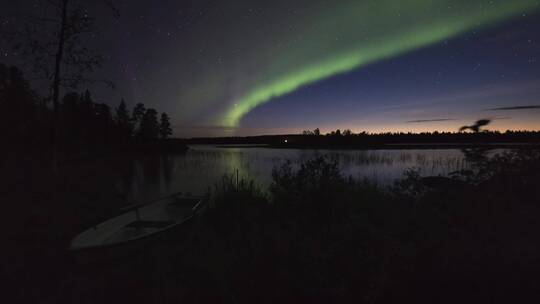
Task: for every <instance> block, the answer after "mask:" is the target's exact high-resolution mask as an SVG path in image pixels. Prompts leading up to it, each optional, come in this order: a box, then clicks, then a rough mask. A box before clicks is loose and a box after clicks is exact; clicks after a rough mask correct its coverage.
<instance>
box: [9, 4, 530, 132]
mask: <svg viewBox="0 0 540 304" xmlns="http://www.w3.org/2000/svg"><path fill="white" fill-rule="evenodd" d="M97 2H98V1H87V3H89V4H88V6H87V7H88V14H89V15H91V16H94V17H95V18H96V23H97V24H98V26H99V27H100V28H101V34H99V35H95V36H89V37H88V40H87V41H88V44H89V46H92V47H94V48H97V49H99V50H100V51H101V52H102V53H103V54H104V55H105V56H106V61H105V62H104V65H103V68H102V69H100V70H99V73H98V74H99V75H97V76H99V77H102V78H107V79H110V80H112V81H113V82H114V83H115V84H116V88H115V89H114V90H111V89H109V88H106V87H103V86H92V87H90V89H91V91H92V92H93V95H94V99H95V100H96V101H99V102H107V103H109V104H111V105H112V106H115V105H117V104H118V102H119V101H120V98H122V97H123V98H125V100H126V102H127V103H128V104H129V105H131V106H132V105H134V104H135V103H137V102H143V103H144V104H145V105H146V106H147V107H155V108H156V109H158V110H159V111H165V112H167V113H169V114H170V116H171V119H172V122H173V124H174V131H175V135H176V136H182V137H184V136H189V137H191V136H209V135H211V136H217V135H255V134H277V133H297V132H300V131H302V130H304V129H314V128H317V127H318V128H320V129H321V131H323V132H326V131H329V130H331V129H337V128H340V129H346V128H349V129H351V130H352V131H354V132H361V131H368V132H383V131H384V132H386V131H434V130H439V131H457V129H458V128H459V127H460V126H462V125H464V124H470V123H472V122H473V121H475V120H477V119H480V118H489V119H493V123H492V124H491V125H489V126H488V129H491V130H506V129H514V130H518V129H532V130H540V109H539V108H540V107H539V105H540V63H539V62H538V61H539V59H540V58H539V57H540V0H515V1H508V0H506V1H472V0H467V1H435V0H431V1H428V0H407V1H395V0H379V1H335V0H334V1H332V0H327V1H319V0H307V1H292V0H286V1H281V0H279V1H278V0H273V1H255V0H249V1H233V0H231V1H209V0H193V1H171V0H166V1H150V0H146V1H136V0H129V1H127V0H124V1H116V4H117V6H118V7H119V9H120V11H121V16H120V18H119V19H115V18H113V17H111V16H110V15H111V14H110V13H107V12H106V11H105V10H104V9H103V8H102V7H101V5H98V4H97ZM42 3H46V1H29V0H20V1H16V3H13V2H11V1H3V2H2V3H1V4H0V18H1V19H0V23H1V24H2V26H3V27H4V28H9V27H17V26H18V24H20V22H21V20H22V18H21V17H20V16H22V15H25V14H26V15H28V14H34V15H39V14H41V15H43V14H45V13H44V12H46V10H44V8H43V4H42ZM0 54H1V56H2V57H0V58H1V59H0V62H4V63H8V64H20V61H21V58H20V56H18V54H16V53H13V52H11V51H10V50H9V48H8V47H6V45H5V43H4V44H0Z"/></svg>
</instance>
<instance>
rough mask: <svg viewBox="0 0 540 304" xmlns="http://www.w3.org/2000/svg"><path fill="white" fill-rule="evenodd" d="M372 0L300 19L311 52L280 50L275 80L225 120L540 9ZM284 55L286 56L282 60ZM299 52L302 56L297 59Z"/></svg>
mask: <svg viewBox="0 0 540 304" xmlns="http://www.w3.org/2000/svg"><path fill="white" fill-rule="evenodd" d="M373 3H375V2H363V3H358V2H355V3H353V4H342V5H341V6H337V5H332V7H331V8H328V10H324V13H319V14H310V15H308V17H306V18H305V19H303V20H301V22H302V25H303V26H304V27H303V32H302V37H304V39H303V40H302V42H303V43H305V44H306V45H307V54H302V53H301V52H298V51H297V52H294V51H293V52H291V53H290V54H283V52H282V53H281V54H277V56H276V58H277V59H276V60H275V61H273V62H271V64H273V65H275V66H274V67H271V68H270V69H273V70H272V71H271V72H272V73H269V74H271V76H270V77H271V79H264V81H261V82H262V83H260V84H259V85H254V86H253V87H252V88H251V89H248V90H247V92H246V93H245V94H243V95H242V96H241V97H239V98H237V99H236V100H234V104H233V105H231V106H230V108H229V110H228V111H227V112H226V113H225V115H224V117H223V118H222V119H221V125H223V126H226V127H237V126H238V125H239V123H240V120H241V119H242V117H243V116H244V115H246V114H247V113H249V112H250V111H251V110H252V109H254V108H255V107H257V106H259V105H261V104H264V103H266V102H269V101H270V100H272V99H273V98H276V97H280V96H283V95H285V94H288V93H291V92H293V91H294V90H296V89H298V88H301V87H303V86H306V85H309V84H312V83H314V82H317V81H320V80H323V79H325V78H328V77H332V76H334V75H337V74H340V73H344V72H347V71H350V70H353V69H357V68H359V67H362V66H365V65H367V64H371V63H374V62H378V61H381V60H383V59H387V58H390V57H395V56H398V55H400V54H403V53H405V52H409V51H413V50H416V49H419V48H422V47H425V46H429V45H431V44H434V43H437V42H441V41H444V40H446V39H449V38H452V37H455V36H457V35H459V34H463V33H465V32H467V31H472V30H475V29H481V28H483V27H486V26H490V25H494V24H496V23H498V22H501V21H504V20H506V19H508V18H511V17H514V16H517V15H521V14H525V13H528V12H530V11H533V10H536V9H538V8H539V3H540V2H539V1H532V0H522V1H519V0H512V1H440V0H439V1H428V0H411V1H396V0H383V1H377V2H376V5H374V4H373ZM370 4H371V6H370ZM361 29H365V30H361ZM327 37H340V39H339V40H340V41H339V42H336V41H337V40H334V41H330V40H329V39H328V38H327ZM319 48H320V49H321V50H322V51H321V50H318V49H319ZM281 55H284V57H285V58H284V59H283V60H282V61H280V60H279V59H280V58H279V57H280V56H281ZM295 56H298V57H297V58H299V59H301V60H299V61H298V63H295V60H294V57H295ZM304 56H305V57H304ZM291 58H292V59H291ZM306 58H307V59H306ZM280 67H281V68H282V71H281V70H280Z"/></svg>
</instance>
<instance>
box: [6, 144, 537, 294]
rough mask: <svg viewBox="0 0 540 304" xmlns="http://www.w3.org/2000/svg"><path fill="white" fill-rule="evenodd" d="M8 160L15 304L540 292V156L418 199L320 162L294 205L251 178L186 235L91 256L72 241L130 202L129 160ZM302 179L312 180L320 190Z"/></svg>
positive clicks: (293, 181)
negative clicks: (273, 198) (126, 192)
mask: <svg viewBox="0 0 540 304" xmlns="http://www.w3.org/2000/svg"><path fill="white" fill-rule="evenodd" d="M3 161H4V163H3V168H4V169H3V170H2V187H5V188H4V189H3V191H2V193H1V196H2V198H1V201H2V202H3V204H4V208H3V212H2V214H3V215H4V216H3V224H4V225H5V226H4V227H5V228H4V229H3V231H4V233H6V236H7V237H6V238H4V239H5V240H6V242H4V245H3V246H2V247H3V248H2V252H3V255H4V259H3V260H4V263H3V264H2V269H1V272H2V277H3V278H5V279H4V280H3V281H4V282H3V287H4V290H5V291H7V293H5V296H4V298H5V299H9V301H7V302H10V303H35V302H39V303H109V302H110V303H113V302H114V303H118V302H121V303H124V302H130V303H178V302H183V303H251V302H258V303H276V302H310V303H328V302H345V303H347V302H355V303H357V302H365V303H394V302H398V301H399V302H416V303H418V302H422V303H424V302H425V303H428V302H430V303H432V302H435V303H455V302H463V303H473V302H475V303H478V302H481V303H508V302H535V301H536V300H538V299H540V277H539V276H538V273H540V245H539V244H540V243H539V242H538V237H537V233H538V231H540V193H539V189H540V184H539V183H540V175H539V173H538V172H540V170H538V169H539V168H540V167H539V166H538V163H539V162H538V159H537V158H536V159H533V161H530V160H529V161H528V162H521V163H520V162H519V161H515V162H501V164H502V165H501V166H500V167H501V168H502V169H500V170H499V169H496V170H495V171H497V170H498V171H497V172H498V173H497V174H494V175H493V176H492V177H490V178H489V179H487V180H485V181H483V182H482V183H479V184H477V185H475V186H474V187H472V186H471V187H469V186H467V187H465V188H440V189H434V190H426V189H425V188H423V190H418V191H417V192H418V193H422V194H421V196H416V197H413V196H414V195H416V194H417V193H416V192H415V191H416V190H417V189H416V188H415V187H416V186H418V185H417V184H415V180H414V178H412V179H409V180H408V182H410V183H409V184H407V183H404V184H403V185H402V187H401V190H400V191H401V194H400V195H397V196H396V195H389V194H385V193H381V192H380V191H378V190H376V189H373V188H371V187H370V186H369V185H363V186H362V185H356V184H355V185H352V186H351V185H350V184H347V182H346V181H345V180H343V179H341V177H339V176H333V175H332V174H331V173H328V171H329V170H330V169H329V167H326V166H327V165H328V164H325V163H322V164H317V163H315V164H312V165H313V166H314V167H313V166H312V167H310V168H311V169H309V170H314V171H309V170H308V171H307V174H308V175H301V174H300V175H294V174H293V175H294V176H292V177H288V178H289V180H287V182H284V183H282V184H279V183H278V186H280V185H281V186H280V187H289V186H290V187H292V188H287V189H286V190H287V191H286V192H282V193H281V194H282V195H283V193H285V196H282V200H283V201H288V203H287V205H285V207H283V206H281V205H279V204H278V203H276V202H274V203H269V202H267V200H268V198H267V197H264V196H263V195H260V194H259V193H258V192H257V191H255V190H253V189H251V188H250V187H249V185H248V186H245V188H242V187H241V189H240V190H239V189H234V190H233V191H231V189H230V188H227V187H225V186H224V187H223V190H220V191H217V189H216V194H215V195H214V198H213V200H214V204H213V205H212V206H213V207H212V208H210V209H209V211H208V212H207V213H206V214H204V215H203V216H202V217H200V218H197V219H196V220H195V221H194V222H193V223H192V224H191V225H190V226H188V227H185V230H183V231H182V232H180V233H179V234H175V235H171V236H168V238H167V239H166V240H156V241H155V242H152V243H149V244H147V245H146V246H144V247H142V249H141V250H140V251H137V252H135V253H130V254H127V255H125V256H122V257H121V258H118V259H115V260H112V261H106V262H101V263H81V262H80V261H79V262H78V261H77V259H76V257H77V256H76V255H74V254H72V253H70V252H69V251H68V250H67V247H68V245H69V241H70V240H71V238H73V236H75V235H76V234H77V233H79V232H80V231H82V230H83V229H85V228H87V227H89V226H90V225H92V224H94V223H96V222H99V221H101V220H103V219H105V218H107V217H110V216H112V215H114V214H118V210H119V208H120V207H121V206H123V205H124V204H126V202H125V200H124V198H123V197H122V196H119V195H118V193H117V191H116V189H115V188H114V187H113V183H112V181H113V180H115V179H116V178H117V177H118V175H119V174H123V170H124V169H125V168H123V167H122V162H121V161H119V160H118V159H114V158H113V159H111V158H102V159H94V160H86V161H84V162H78V161H77V162H67V163H63V164H62V165H61V166H60V167H59V170H58V174H57V175H56V177H54V174H52V173H51V172H52V170H51V168H50V161H49V160H48V159H47V158H46V157H36V155H35V154H34V155H22V154H17V155H11V156H9V155H8V156H5V157H3ZM317 166H322V167H317ZM318 170H319V171H318ZM330 171H331V170H330ZM314 172H319V173H320V174H322V175H317V174H319V173H317V174H314ZM321 172H322V173H321ZM314 176H315V177H314ZM317 176H318V177H317ZM283 177H284V176H282V178H283ZM298 179H301V180H309V181H310V182H309V183H306V184H308V186H307V187H308V188H302V187H306V186H305V184H302V182H301V181H299V180H298ZM224 184H225V182H224ZM309 184H312V186H309ZM327 185H331V186H327ZM334 186H335V187H337V188H332V187H334ZM295 187H296V188H295ZM282 190H283V189H282ZM276 191H277V192H276ZM279 191H280V189H279V187H277V188H275V189H274V194H276V195H279V194H280V192H279ZM422 191H423V192H422ZM426 191H427V192H426ZM405 192H406V194H405ZM413 192H414V193H416V194H414V193H413ZM288 193H296V194H295V195H293V196H287V195H288ZM411 193H413V194H411ZM359 200H361V201H362V202H361V204H359ZM325 201H326V202H328V201H334V202H338V203H335V204H324V202H325ZM224 202H225V203H224ZM321 202H322V204H321ZM339 202H344V203H343V204H341V203H339ZM287 206H294V207H287Z"/></svg>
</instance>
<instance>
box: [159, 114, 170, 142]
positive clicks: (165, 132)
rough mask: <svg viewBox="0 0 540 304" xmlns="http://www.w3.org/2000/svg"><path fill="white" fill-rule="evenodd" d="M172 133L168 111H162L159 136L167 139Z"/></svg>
mask: <svg viewBox="0 0 540 304" xmlns="http://www.w3.org/2000/svg"><path fill="white" fill-rule="evenodd" d="M170 135H172V129H171V122H170V119H169V115H167V113H161V121H160V124H159V137H160V138H161V139H166V138H168V137H169V136H170Z"/></svg>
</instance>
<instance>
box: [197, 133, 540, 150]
mask: <svg viewBox="0 0 540 304" xmlns="http://www.w3.org/2000/svg"><path fill="white" fill-rule="evenodd" d="M188 143H190V144H222V145H225V144H232V145H234V144H245V145H249V144H256V145H259V144H261V145H262V144H264V145H271V146H275V147H291V148H317V147H321V148H332V147H336V148H349V147H351V148H362V147H367V148H376V147H390V146H396V147H406V146H408V145H411V146H422V145H424V146H430V145H431V146H435V145H437V146H445V145H446V146H448V145H452V146H454V145H458V146H459V145H507V146H511V145H523V144H529V145H538V144H540V132H539V131H510V130H507V131H506V132H499V131H487V130H484V131H480V130H477V131H472V132H463V131H459V132H438V131H434V132H422V133H412V132H409V133H403V132H398V133H391V132H388V133H368V132H361V133H353V132H352V131H350V130H344V131H341V130H336V131H332V132H329V133H327V134H324V135H323V134H321V132H320V131H319V129H315V130H313V131H311V130H306V131H303V132H302V134H286V135H264V136H249V137H219V138H193V139H190V140H188Z"/></svg>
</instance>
